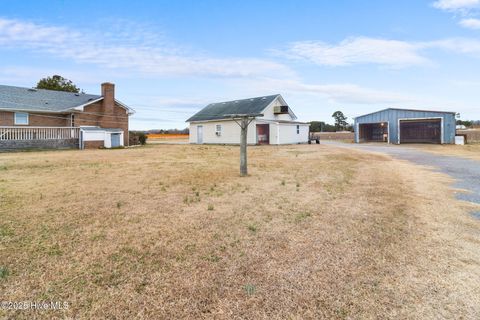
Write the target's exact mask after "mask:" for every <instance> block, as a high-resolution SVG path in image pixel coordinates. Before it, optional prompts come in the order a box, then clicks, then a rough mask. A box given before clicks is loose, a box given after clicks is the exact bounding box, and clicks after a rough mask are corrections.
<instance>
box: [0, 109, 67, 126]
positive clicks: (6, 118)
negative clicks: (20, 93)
mask: <svg viewBox="0 0 480 320" xmlns="http://www.w3.org/2000/svg"><path fill="white" fill-rule="evenodd" d="M14 125H15V124H14V112H9V111H0V126H14ZM27 126H30V127H69V126H70V115H69V114H56V113H55V114H51V113H30V112H29V113H28V125H22V127H27Z"/></svg>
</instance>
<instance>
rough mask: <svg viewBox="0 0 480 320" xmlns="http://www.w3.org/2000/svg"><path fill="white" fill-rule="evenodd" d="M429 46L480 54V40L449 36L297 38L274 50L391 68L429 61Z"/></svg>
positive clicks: (331, 62) (320, 61)
mask: <svg viewBox="0 0 480 320" xmlns="http://www.w3.org/2000/svg"><path fill="white" fill-rule="evenodd" d="M428 50H444V51H449V52H453V53H459V54H470V55H473V56H477V57H480V41H479V40H476V39H469V38H449V39H442V40H435V41H424V42H408V41H400V40H385V39H376V38H366V37H359V38H348V39H346V40H343V41H342V42H340V43H339V44H337V45H335V44H333V45H332V44H327V43H325V42H321V41H303V42H294V43H292V44H290V45H289V46H288V48H287V49H286V50H284V51H280V50H275V51H274V53H275V54H277V55H280V56H283V57H286V58H290V59H294V60H303V61H308V62H311V63H314V64H317V65H321V66H350V65H357V64H377V65H382V66H387V67H390V68H404V67H411V66H420V65H429V64H431V63H432V61H430V59H429V58H428V57H427V51H428Z"/></svg>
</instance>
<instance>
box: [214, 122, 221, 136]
mask: <svg viewBox="0 0 480 320" xmlns="http://www.w3.org/2000/svg"><path fill="white" fill-rule="evenodd" d="M215 134H216V135H217V136H221V135H222V125H221V124H217V125H216V126H215Z"/></svg>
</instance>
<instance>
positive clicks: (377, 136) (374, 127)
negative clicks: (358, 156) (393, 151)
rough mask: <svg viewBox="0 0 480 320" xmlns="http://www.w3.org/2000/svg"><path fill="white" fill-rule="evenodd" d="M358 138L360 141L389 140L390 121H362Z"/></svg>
mask: <svg viewBox="0 0 480 320" xmlns="http://www.w3.org/2000/svg"><path fill="white" fill-rule="evenodd" d="M358 140H359V142H389V137H388V122H378V123H360V124H359V125H358Z"/></svg>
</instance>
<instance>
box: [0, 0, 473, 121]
mask: <svg viewBox="0 0 480 320" xmlns="http://www.w3.org/2000/svg"><path fill="white" fill-rule="evenodd" d="M54 74H59V75H61V76H63V77H65V78H67V79H70V80H72V81H73V82H74V83H75V84H76V85H77V86H78V87H80V88H81V89H83V90H84V91H85V92H87V93H92V94H100V84H101V83H102V82H107V81H108V82H113V83H115V85H116V98H117V99H119V100H120V101H122V102H123V103H125V104H127V105H128V106H130V107H132V108H133V109H135V111H136V113H135V115H134V116H132V118H131V128H132V129H162V128H163V129H169V128H185V127H186V126H187V125H188V124H187V123H185V120H186V119H187V118H188V117H190V116H191V115H193V114H194V113H195V112H197V111H198V110H200V109H201V108H203V107H204V106H206V105H207V104H209V103H212V102H220V101H228V100H236V99H243V98H250V97H257V96H266V95H271V94H277V93H279V94H281V95H282V96H283V97H284V98H285V100H286V101H287V103H288V104H289V105H290V107H291V108H292V109H293V111H294V112H295V114H296V115H297V116H298V119H299V120H300V121H315V120H317V121H326V122H329V123H332V122H333V119H332V117H331V115H332V113H333V112H334V111H336V110H341V111H343V112H344V114H345V115H346V116H347V117H348V118H349V121H353V120H352V118H353V117H356V116H359V115H362V114H365V113H369V112H372V111H376V110H379V109H383V108H389V107H396V108H417V109H427V110H430V109H431V110H446V111H455V112H458V113H460V117H461V119H464V120H477V119H480V0H425V1H422V0H403V1H398V0H396V1H394V0H381V1H380V0H370V1H359V0H336V1H328V0H316V1H307V0H306V1H301V0H297V1H290V0H284V1H282V0H276V1H273V0H263V1H261V0H257V1H250V0H242V1H233V0H224V1H220V0H218V1H209V0H203V1H202V0H197V1H193V0H192V1H186V0H185V1H182V0H177V1H172V0H170V1H164V0H156V1H120V0H117V1H111V0H103V1H67V0H63V1H60V0H50V1H27V0H23V1H11V0H2V2H1V6H0V84H4V85H13V86H23V87H33V86H35V85H36V83H37V82H38V80H39V79H41V78H43V77H46V76H51V75H54Z"/></svg>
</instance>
